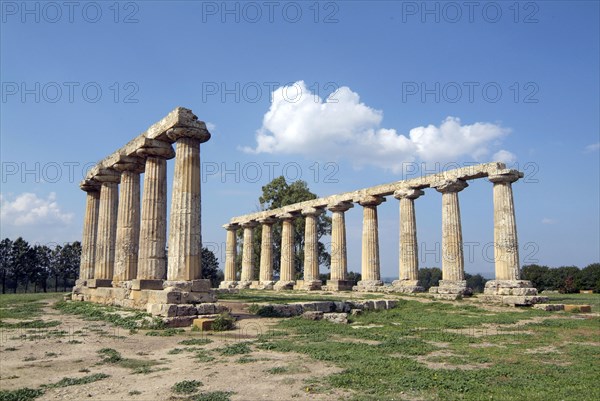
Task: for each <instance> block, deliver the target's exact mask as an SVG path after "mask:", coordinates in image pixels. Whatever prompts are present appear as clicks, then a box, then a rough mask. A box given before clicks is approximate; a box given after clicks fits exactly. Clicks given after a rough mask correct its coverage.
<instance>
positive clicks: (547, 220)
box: [542, 217, 556, 224]
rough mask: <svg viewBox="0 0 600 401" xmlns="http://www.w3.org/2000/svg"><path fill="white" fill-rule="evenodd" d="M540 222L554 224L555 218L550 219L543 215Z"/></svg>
mask: <svg viewBox="0 0 600 401" xmlns="http://www.w3.org/2000/svg"><path fill="white" fill-rule="evenodd" d="M542 224H556V220H554V219H551V218H549V217H544V218H543V219H542Z"/></svg>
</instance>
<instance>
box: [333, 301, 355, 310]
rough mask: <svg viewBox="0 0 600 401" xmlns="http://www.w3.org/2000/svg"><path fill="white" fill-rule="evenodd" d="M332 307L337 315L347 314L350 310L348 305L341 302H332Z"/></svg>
mask: <svg viewBox="0 0 600 401" xmlns="http://www.w3.org/2000/svg"><path fill="white" fill-rule="evenodd" d="M333 305H334V307H335V311H336V312H337V313H348V312H350V309H351V308H350V305H349V304H347V303H346V302H343V301H337V302H334V303H333Z"/></svg>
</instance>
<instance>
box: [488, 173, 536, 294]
mask: <svg viewBox="0 0 600 401" xmlns="http://www.w3.org/2000/svg"><path fill="white" fill-rule="evenodd" d="M521 177H523V173H520V172H519V171H517V170H508V169H507V170H500V171H499V172H498V173H497V174H495V175H490V176H489V177H488V179H489V180H490V181H491V182H492V183H493V184H494V189H493V192H494V262H495V268H496V278H495V280H490V281H488V282H487V283H486V285H485V290H484V293H485V294H487V295H517V296H524V295H537V290H536V289H535V288H534V287H533V285H532V283H531V282H530V281H527V280H520V279H519V278H520V266H519V243H518V240H517V224H516V220H515V205H514V201H513V193H512V183H513V182H515V181H517V180H518V179H519V178H521ZM521 303H522V304H526V303H527V302H526V300H522V302H521Z"/></svg>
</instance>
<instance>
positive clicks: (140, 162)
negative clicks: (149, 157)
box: [112, 156, 145, 174]
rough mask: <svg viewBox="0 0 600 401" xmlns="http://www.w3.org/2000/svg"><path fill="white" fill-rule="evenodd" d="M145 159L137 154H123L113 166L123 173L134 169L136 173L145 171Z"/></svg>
mask: <svg viewBox="0 0 600 401" xmlns="http://www.w3.org/2000/svg"><path fill="white" fill-rule="evenodd" d="M144 167H145V166H144V159H143V158H141V157H137V156H121V157H120V158H119V161H118V162H116V163H115V164H113V165H112V168H113V169H115V170H117V171H118V172H120V173H122V172H124V171H132V172H134V173H138V174H139V173H143V172H144Z"/></svg>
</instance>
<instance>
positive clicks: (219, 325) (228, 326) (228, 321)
mask: <svg viewBox="0 0 600 401" xmlns="http://www.w3.org/2000/svg"><path fill="white" fill-rule="evenodd" d="M212 329H213V330H214V331H227V330H233V329H235V319H234V318H233V317H231V315H230V314H229V313H221V314H220V315H219V316H218V317H217V318H216V319H215V321H214V322H213V324H212Z"/></svg>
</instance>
